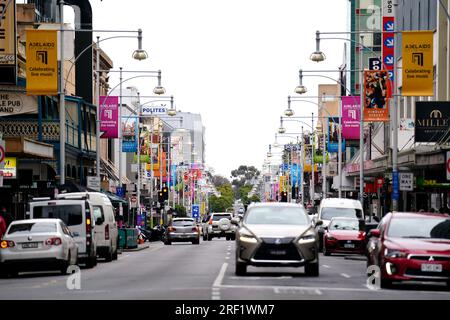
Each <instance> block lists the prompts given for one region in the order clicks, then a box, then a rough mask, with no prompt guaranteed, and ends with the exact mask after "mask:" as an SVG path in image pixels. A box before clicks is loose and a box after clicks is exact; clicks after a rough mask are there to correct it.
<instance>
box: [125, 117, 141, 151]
mask: <svg viewBox="0 0 450 320" xmlns="http://www.w3.org/2000/svg"><path fill="white" fill-rule="evenodd" d="M138 132H139V127H138V117H136V116H127V117H122V152H137V144H138Z"/></svg>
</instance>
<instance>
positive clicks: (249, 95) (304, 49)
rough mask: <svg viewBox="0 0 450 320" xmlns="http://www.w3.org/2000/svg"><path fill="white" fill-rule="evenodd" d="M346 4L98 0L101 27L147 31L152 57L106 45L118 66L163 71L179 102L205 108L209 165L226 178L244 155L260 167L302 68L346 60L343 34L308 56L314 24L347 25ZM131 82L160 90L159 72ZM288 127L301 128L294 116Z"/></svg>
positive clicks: (312, 87) (307, 109)
mask: <svg viewBox="0 0 450 320" xmlns="http://www.w3.org/2000/svg"><path fill="white" fill-rule="evenodd" d="M347 4H348V0H315V1H306V0H277V1H275V0H271V1H269V0H226V1H225V0H163V1H162V0H159V1H155V0H128V1H119V0H103V1H100V0H92V1H91V5H92V9H93V22H94V29H96V30H98V29H101V30H137V29H138V28H141V29H142V30H143V46H144V49H146V50H147V52H148V53H149V59H147V60H144V61H140V62H138V61H135V60H133V59H132V58H131V54H132V52H133V51H134V50H135V49H136V46H137V41H136V40H135V39H112V40H108V41H105V42H103V43H102V44H101V47H102V48H103V50H105V51H106V53H107V54H108V55H109V56H110V57H111V59H112V60H113V62H114V68H115V69H118V68H119V67H123V68H124V70H158V69H161V70H162V82H163V83H162V84H163V86H164V87H165V88H166V89H167V94H168V95H173V96H174V99H175V104H176V107H177V109H179V110H182V111H185V112H193V113H200V114H201V116H202V119H203V125H204V126H205V128H206V164H207V165H208V166H210V167H212V168H214V169H215V173H216V174H221V175H224V176H226V177H229V176H230V171H231V170H233V169H235V168H237V167H238V166H239V165H241V164H246V165H254V166H256V167H258V168H260V169H261V166H262V164H263V161H264V159H265V156H266V153H267V151H268V145H269V144H270V143H273V142H274V137H275V133H276V131H277V128H278V127H279V118H280V116H281V114H282V112H283V111H284V110H285V109H286V107H287V96H288V95H295V93H294V92H293V90H294V88H295V86H297V85H298V70H299V69H300V68H302V69H305V70H306V69H310V70H311V69H312V70H316V69H337V67H338V66H340V65H341V64H342V61H343V51H344V50H343V46H344V42H343V41H334V40H328V41H323V43H322V50H323V51H324V52H325V53H326V55H327V60H326V61H325V62H322V63H320V64H317V63H314V62H311V61H310V60H309V56H310V54H311V53H312V52H313V51H314V49H315V31H316V30H320V31H346V30H347V19H348V17H347ZM95 35H100V36H101V37H109V36H113V35H117V34H114V33H104V34H94V36H95ZM334 76H336V75H334ZM117 83H118V77H117V76H116V75H115V74H114V75H111V77H110V84H111V86H115V85H116V84H117ZM319 83H331V82H329V81H328V82H327V81H326V80H325V79H321V78H313V77H305V78H304V84H305V85H306V86H307V87H308V90H309V92H308V94H309V95H317V85H318V84H319ZM127 85H134V86H137V87H138V88H139V90H140V93H141V95H152V94H153V93H152V89H153V87H154V86H155V85H156V79H152V78H147V79H136V80H134V82H133V81H130V82H128V83H127ZM145 100H146V99H142V101H141V102H142V103H144V102H145ZM292 106H293V109H294V111H295V112H296V115H310V114H311V112H312V111H315V112H316V113H317V110H316V109H317V108H316V107H315V106H314V105H313V104H309V103H303V104H302V103H293V104H292ZM286 127H287V128H288V131H290V132H298V131H299V130H300V129H298V128H299V127H300V124H297V125H296V124H295V123H294V122H291V123H290V124H286ZM296 128H297V129H296ZM282 141H285V142H288V141H289V140H286V139H284V140H282Z"/></svg>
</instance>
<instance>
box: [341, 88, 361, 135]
mask: <svg viewBox="0 0 450 320" xmlns="http://www.w3.org/2000/svg"><path fill="white" fill-rule="evenodd" d="M341 114H342V138H343V139H347V140H358V139H359V130H360V123H359V122H360V121H361V99H360V97H357V96H348V97H342V112H341Z"/></svg>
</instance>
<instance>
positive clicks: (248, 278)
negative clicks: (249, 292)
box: [228, 276, 293, 280]
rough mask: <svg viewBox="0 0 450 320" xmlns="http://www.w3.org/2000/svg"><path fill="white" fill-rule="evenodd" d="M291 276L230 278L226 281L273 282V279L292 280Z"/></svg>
mask: <svg viewBox="0 0 450 320" xmlns="http://www.w3.org/2000/svg"><path fill="white" fill-rule="evenodd" d="M292 278H293V277H292V276H279V277H275V276H268V277H264V276H261V277H236V276H231V277H228V279H231V280H263V279H269V280H273V279H277V280H278V279H292Z"/></svg>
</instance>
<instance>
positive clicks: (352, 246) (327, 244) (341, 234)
mask: <svg viewBox="0 0 450 320" xmlns="http://www.w3.org/2000/svg"><path fill="white" fill-rule="evenodd" d="M359 229H360V227H359V220H358V219H356V218H343V217H342V218H339V217H336V218H333V219H331V221H330V224H329V225H328V227H326V228H325V233H324V235H323V254H324V255H326V256H329V255H330V254H332V253H357V254H363V253H364V252H365V239H366V233H365V232H364V231H360V230H359Z"/></svg>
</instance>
